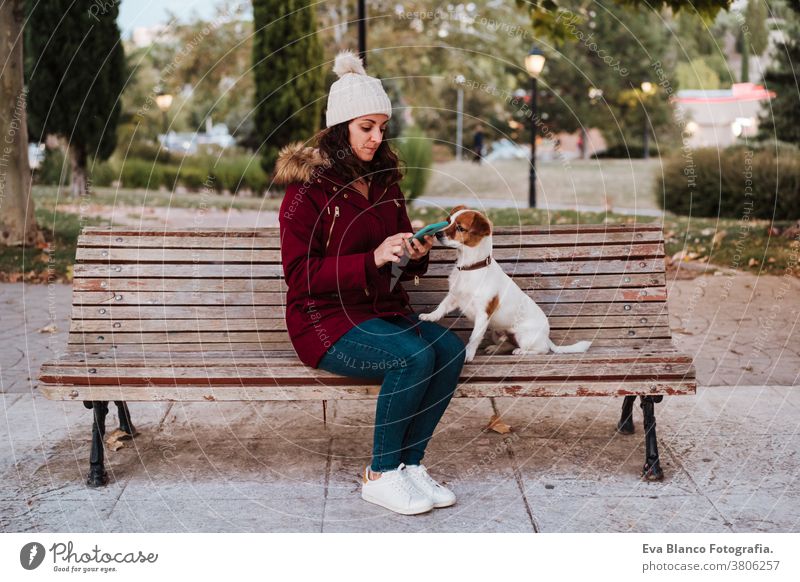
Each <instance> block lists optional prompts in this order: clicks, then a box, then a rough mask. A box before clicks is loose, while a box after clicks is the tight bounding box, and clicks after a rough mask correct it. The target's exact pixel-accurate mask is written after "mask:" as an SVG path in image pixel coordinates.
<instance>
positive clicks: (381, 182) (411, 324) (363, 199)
mask: <svg viewBox="0 0 800 582" xmlns="http://www.w3.org/2000/svg"><path fill="white" fill-rule="evenodd" d="M334 71H335V72H336V73H337V75H338V76H339V79H338V80H337V81H336V82H334V83H333V85H332V86H331V89H330V93H329V95H328V107H327V113H326V125H327V128H326V129H324V130H323V131H322V132H320V133H319V134H318V135H317V140H316V142H317V147H304V146H303V144H294V145H291V146H287V147H286V148H284V149H283V150H282V151H281V153H280V156H279V158H278V162H277V165H276V169H275V181H276V182H277V183H282V184H287V188H286V195H285V197H284V199H283V203H282V204H281V209H280V234H281V253H282V255H281V257H282V263H283V270H284V275H285V280H286V284H287V286H288V291H287V294H286V325H287V329H288V331H289V336H290V338H291V341H292V345H293V346H294V348H295V350H296V351H297V354H298V356H299V357H300V359H301V360H302V361H303V362H304V363H305V364H307V365H309V366H312V367H315V368H321V369H324V370H327V371H329V372H332V373H334V374H338V375H341V376H348V377H357V378H377V379H381V380H382V384H381V389H380V394H379V396H378V400H377V406H376V411H375V432H374V436H373V448H372V461H371V465H370V466H367V467H365V469H364V475H363V477H362V481H363V482H362V492H361V497H362V498H363V499H365V500H367V501H369V502H372V503H375V504H377V505H380V506H383V507H386V508H387V509H390V510H392V511H396V512H398V513H402V514H408V515H410V514H418V513H424V512H426V511H430V510H431V509H432V508H434V507H446V506H449V505H452V504H453V503H455V495H454V494H453V492H452V491H450V490H449V489H447V488H445V487H444V486H442V485H441V484H439V483H437V482H436V481H435V480H434V479H433V478H432V477H431V476H430V475H429V474H428V472H427V470H426V468H425V466H424V465H422V464H421V461H422V458H423V455H424V454H425V448H426V446H427V444H428V441H429V440H430V438H431V436H432V435H433V431H434V429H435V427H436V425H437V424H438V423H439V420H440V419H441V417H442V415H443V414H444V411H445V409H446V408H447V406H448V404H449V402H450V399H451V398H452V396H453V393H454V392H455V389H456V386H457V384H458V378H459V374H460V373H461V369H462V366H463V363H464V343H463V342H462V341H461V339H460V338H459V337H458V336H457V335H455V334H454V333H453V332H452V331H450V330H448V329H446V328H444V327H442V326H440V325H438V324H435V323H430V322H423V321H419V320H418V318H417V316H416V314H415V313H414V312H413V310H412V309H411V306H410V304H409V297H408V294H407V293H406V291H405V290H404V289H403V287H402V285H401V284H398V285H397V286H396V287H394V288H392V286H391V271H392V264H393V263H397V262H399V261H400V258H401V257H403V255H404V254H408V256H409V259H410V260H409V262H408V264H407V266H406V267H405V272H404V274H403V275H402V276H401V277H400V281H410V280H413V281H414V284H418V282H419V277H420V276H421V275H423V274H424V273H425V271H426V270H427V266H428V258H429V257H428V251H429V250H430V248H431V246H432V245H433V237H431V236H426V237H425V238H424V241H418V240H409V239H410V237H412V232H411V223H410V221H409V218H408V213H407V211H406V202H405V198H404V196H403V193H402V192H401V191H400V188H399V185H398V182H399V180H400V178H401V172H400V169H399V166H398V159H397V156H396V155H395V154H394V153H393V152H392V150H391V149H390V148H389V144H388V143H387V142H386V141H385V139H384V138H385V135H384V132H385V131H386V125H387V123H388V121H389V118H390V117H391V114H392V106H391V102H390V101H389V98H388V96H387V95H386V93H385V91H384V90H383V87H382V85H381V82H380V80H379V79H376V78H373V77H369V76H367V74H366V71H365V70H364V68H363V65H362V63H361V59H359V58H358V57H357V56H356V55H354V54H353V53H351V52H349V51H345V52H342V53H340V54H339V55H338V56H337V57H336V61H335V65H334Z"/></svg>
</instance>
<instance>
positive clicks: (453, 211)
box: [447, 204, 467, 218]
mask: <svg viewBox="0 0 800 582" xmlns="http://www.w3.org/2000/svg"><path fill="white" fill-rule="evenodd" d="M466 208H467V207H466V206H464V205H463V204H459V205H458V206H454V207H453V209H452V210H450V214H448V215H447V217H448V218H450V217H451V216H453V215H454V214H455V213H456V212H458V211H459V210H465V209H466Z"/></svg>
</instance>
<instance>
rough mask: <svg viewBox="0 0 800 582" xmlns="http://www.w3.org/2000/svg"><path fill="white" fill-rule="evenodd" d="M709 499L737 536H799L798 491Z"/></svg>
mask: <svg viewBox="0 0 800 582" xmlns="http://www.w3.org/2000/svg"><path fill="white" fill-rule="evenodd" d="M709 497H710V499H711V502H712V503H713V504H714V505H715V506H716V507H717V509H718V510H719V511H720V512H721V513H722V514H723V515H724V516H725V518H726V519H727V521H728V522H730V523H731V526H732V528H733V530H734V531H736V532H769V533H797V532H800V493H798V491H797V489H796V488H795V487H792V489H791V490H790V489H789V488H788V487H787V489H786V490H784V491H774V492H771V491H755V492H753V493H752V494H740V493H738V492H732V493H730V494H728V493H723V494H721V495H710V496H709Z"/></svg>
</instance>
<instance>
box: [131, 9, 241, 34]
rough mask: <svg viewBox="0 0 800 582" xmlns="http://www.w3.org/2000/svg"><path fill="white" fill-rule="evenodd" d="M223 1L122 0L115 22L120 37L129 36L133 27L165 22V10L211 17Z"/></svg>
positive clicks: (181, 14)
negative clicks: (118, 28) (120, 33)
mask: <svg viewBox="0 0 800 582" xmlns="http://www.w3.org/2000/svg"><path fill="white" fill-rule="evenodd" d="M225 3H226V2H225V1H224V0H122V3H121V4H120V7H119V19H118V20H117V23H118V24H119V27H120V30H121V32H122V37H123V38H129V37H130V35H131V33H132V32H133V29H135V28H138V27H140V26H143V27H151V26H154V25H156V24H163V23H165V22H166V21H167V11H171V12H174V13H175V14H177V15H179V16H183V15H186V16H188V15H190V14H191V13H192V11H194V12H196V13H197V14H199V15H200V16H201V17H203V18H211V17H212V16H214V8H215V7H216V6H217V5H223V4H225ZM239 3H240V2H239V1H235V0H234V1H230V2H228V4H231V5H236V4H239Z"/></svg>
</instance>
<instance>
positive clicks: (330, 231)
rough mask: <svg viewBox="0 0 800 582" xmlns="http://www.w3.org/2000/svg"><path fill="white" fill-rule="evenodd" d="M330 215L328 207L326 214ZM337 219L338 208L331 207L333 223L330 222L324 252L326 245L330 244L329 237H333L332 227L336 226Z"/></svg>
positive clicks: (326, 248)
mask: <svg viewBox="0 0 800 582" xmlns="http://www.w3.org/2000/svg"><path fill="white" fill-rule="evenodd" d="M330 213H331V208H330V206H329V207H328V214H330ZM337 218H339V207H338V206H334V207H333V222H331V229H330V230H329V231H328V242H326V243H325V250H328V245H329V244H331V237H332V236H333V227H334V226H336V219H337Z"/></svg>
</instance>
